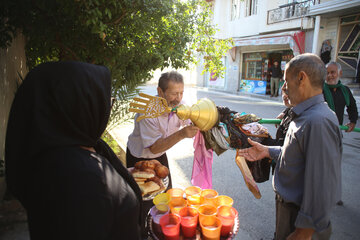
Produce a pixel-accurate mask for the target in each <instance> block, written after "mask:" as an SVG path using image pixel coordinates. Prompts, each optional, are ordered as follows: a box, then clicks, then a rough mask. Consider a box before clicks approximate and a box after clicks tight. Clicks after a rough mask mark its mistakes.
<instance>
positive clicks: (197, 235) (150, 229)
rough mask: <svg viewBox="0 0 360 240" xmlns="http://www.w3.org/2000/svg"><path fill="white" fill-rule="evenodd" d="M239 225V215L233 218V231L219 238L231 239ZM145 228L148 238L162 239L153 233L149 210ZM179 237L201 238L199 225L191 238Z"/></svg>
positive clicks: (192, 239)
mask: <svg viewBox="0 0 360 240" xmlns="http://www.w3.org/2000/svg"><path fill="white" fill-rule="evenodd" d="M239 227H240V224H239V217H237V218H235V223H234V227H233V231H232V232H231V233H230V234H229V236H227V237H221V238H220V240H230V239H233V238H234V237H235V236H236V234H237V233H238V232H239ZM146 228H147V229H148V231H149V239H152V240H164V237H163V236H158V235H156V234H155V232H154V228H153V222H152V216H151V215H150V212H149V214H148V215H147V217H146ZM181 239H184V240H185V239H187V240H200V239H202V236H201V230H200V227H199V226H198V227H197V230H196V236H195V237H193V238H184V237H182V236H180V240H181Z"/></svg>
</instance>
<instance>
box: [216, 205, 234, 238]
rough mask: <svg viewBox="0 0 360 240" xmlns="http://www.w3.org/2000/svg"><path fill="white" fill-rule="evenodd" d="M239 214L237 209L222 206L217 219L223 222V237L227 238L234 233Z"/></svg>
mask: <svg viewBox="0 0 360 240" xmlns="http://www.w3.org/2000/svg"><path fill="white" fill-rule="evenodd" d="M237 216H238V212H237V211H236V209H235V208H233V207H230V206H221V207H219V208H218V213H217V217H218V218H219V219H220V221H221V224H222V226H221V236H222V237H226V236H228V235H229V234H230V232H232V230H233V228H234V223H235V218H236V217H237Z"/></svg>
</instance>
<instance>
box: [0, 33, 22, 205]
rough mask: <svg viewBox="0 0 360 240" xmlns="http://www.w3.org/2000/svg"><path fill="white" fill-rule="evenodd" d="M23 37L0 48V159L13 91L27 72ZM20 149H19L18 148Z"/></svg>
mask: <svg viewBox="0 0 360 240" xmlns="http://www.w3.org/2000/svg"><path fill="white" fill-rule="evenodd" d="M24 47H25V39H24V38H23V37H22V35H19V36H18V37H17V38H16V39H15V40H14V41H13V43H12V45H11V46H10V47H9V48H7V49H0V101H1V107H0V159H1V160H4V159H5V135H6V126H7V120H8V117H9V111H10V108H11V103H12V101H13V99H14V96H15V92H16V90H17V88H18V86H19V84H20V82H21V80H20V78H19V75H21V76H22V77H23V78H24V77H25V75H26V73H27V67H26V58H25V50H24ZM19 151H21V149H19ZM3 173H4V168H1V169H0V200H2V199H3V196H4V193H5V182H4V175H3Z"/></svg>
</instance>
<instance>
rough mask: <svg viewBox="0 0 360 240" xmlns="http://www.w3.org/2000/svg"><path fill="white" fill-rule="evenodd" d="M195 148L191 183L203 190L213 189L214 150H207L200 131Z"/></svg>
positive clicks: (196, 136) (195, 141)
mask: <svg viewBox="0 0 360 240" xmlns="http://www.w3.org/2000/svg"><path fill="white" fill-rule="evenodd" d="M194 148H195V151H194V163H193V170H192V175H191V183H192V184H193V185H194V186H198V187H201V188H202V189H208V188H212V163H213V150H212V149H209V150H208V149H206V146H205V140H204V137H203V135H202V134H201V133H200V131H198V133H197V134H196V135H195V139H194Z"/></svg>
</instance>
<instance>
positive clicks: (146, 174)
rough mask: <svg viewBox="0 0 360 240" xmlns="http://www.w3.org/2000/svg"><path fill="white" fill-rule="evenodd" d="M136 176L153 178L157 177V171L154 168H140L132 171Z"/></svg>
mask: <svg viewBox="0 0 360 240" xmlns="http://www.w3.org/2000/svg"><path fill="white" fill-rule="evenodd" d="M132 175H133V177H134V178H153V177H155V172H154V170H152V169H145V170H138V169H135V170H134V171H133V172H132Z"/></svg>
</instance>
